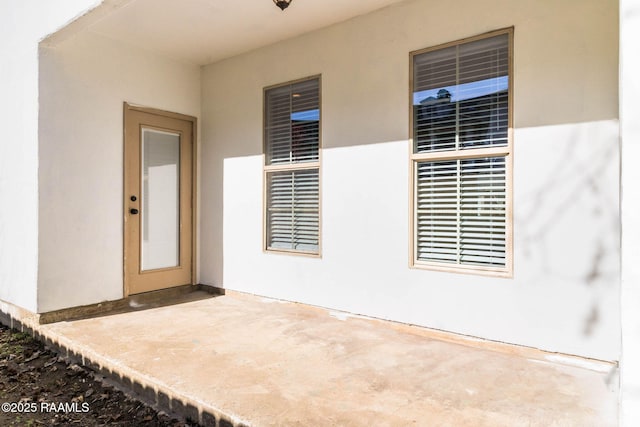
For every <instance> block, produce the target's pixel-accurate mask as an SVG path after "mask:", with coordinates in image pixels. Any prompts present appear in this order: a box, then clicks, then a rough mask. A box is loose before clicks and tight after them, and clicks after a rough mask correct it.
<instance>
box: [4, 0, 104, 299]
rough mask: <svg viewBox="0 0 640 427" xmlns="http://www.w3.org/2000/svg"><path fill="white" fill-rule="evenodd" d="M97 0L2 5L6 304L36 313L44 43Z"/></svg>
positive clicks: (9, 3) (5, 3)
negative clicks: (41, 53) (40, 78)
mask: <svg viewBox="0 0 640 427" xmlns="http://www.w3.org/2000/svg"><path fill="white" fill-rule="evenodd" d="M98 3H99V1H97V0H70V1H65V2H62V3H60V2H55V3H54V2H34V1H29V2H8V1H7V2H2V3H1V4H0V52H2V56H3V61H2V67H0V93H1V94H2V96H0V124H1V125H2V129H3V130H2V132H3V135H2V138H1V140H0V200H1V202H0V300H3V301H6V302H9V303H12V304H15V305H17V306H20V307H23V308H26V309H27V310H31V311H35V310H36V305H37V262H38V42H39V41H40V40H41V39H43V38H44V37H45V36H47V35H48V34H50V33H52V32H54V31H56V30H57V29H59V28H61V27H63V26H64V25H65V24H66V23H68V22H69V21H70V20H72V19H73V18H74V17H75V16H77V15H79V14H81V13H82V12H83V11H86V10H87V9H89V8H91V7H93V6H95V5H96V4H98Z"/></svg>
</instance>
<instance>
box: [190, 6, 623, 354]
mask: <svg viewBox="0 0 640 427" xmlns="http://www.w3.org/2000/svg"><path fill="white" fill-rule="evenodd" d="M510 26H514V73H513V82H514V90H513V99H514V110H513V117H514V125H515V126H514V127H515V129H514V146H513V153H514V179H513V186H514V199H513V206H514V274H513V278H509V279H501V278H493V277H486V276H478V275H469V274H453V273H443V272H434V271H425V270H417V269H410V268H409V218H410V213H409V194H410V193H409V149H410V147H409V142H408V137H409V136H408V135H409V108H408V102H409V52H410V51H413V50H417V49H421V48H425V47H429V46H435V45H438V44H441V43H445V42H450V41H455V40H458V39H462V38H465V37H468V36H473V35H477V34H481V33H484V32H487V31H491V30H496V29H500V28H506V27H510ZM617 46H618V17H617V3H616V2H614V1H598V0H589V1H563V2H554V1H538V0H529V1H519V2H513V1H507V0H492V1H488V0H483V1H471V0H468V1H463V2H457V3H456V4H455V5H452V4H451V3H446V2H435V1H429V0H416V1H409V2H405V3H401V4H397V5H394V6H391V7H388V8H386V9H383V10H381V11H378V12H375V13H372V14H369V15H365V16H361V17H358V18H355V19H352V20H350V21H346V22H344V23H341V24H338V25H334V26H332V27H329V28H326V29H324V30H320V31H315V32H313V33H309V34H307V35H304V36H301V37H298V38H295V39H292V40H288V41H285V42H281V43H278V44H275V45H272V46H269V47H266V48H262V49H259V50H256V51H253V52H250V53H247V54H244V55H240V56H237V57H234V58H231V59H228V60H225V61H221V62H219V63H216V64H212V65H209V66H206V67H204V68H203V72H202V85H203V89H202V123H203V129H202V140H203V147H202V158H201V160H202V165H203V168H202V173H201V181H202V187H201V191H202V194H203V195H206V196H205V197H203V200H202V212H201V230H202V232H201V234H200V244H201V262H200V265H201V281H202V282H203V283H206V284H211V285H216V286H223V287H226V288H230V289H235V290H239V291H245V292H251V293H255V294H258V295H266V296H270V297H276V298H282V299H286V300H294V301H300V302H304V303H309V304H315V305H320V306H325V307H331V308H335V309H340V310H346V311H349V312H353V313H360V314H366V315H370V316H375V317H380V318H384V319H391V320H397V321H401V322H407V323H413V324H419V325H424V326H428V327H433V328H438V329H444V330H447V331H453V332H458V333H462V334H468V335H472V336H478V337H483V338H487V339H492V340H498V341H505V342H509V343H515V344H521V345H527V346H533V347H538V348H542V349H545V350H550V351H558V352H564V353H570V354H577V355H582V356H587V357H594V358H599V359H606V360H618V358H619V350H620V346H619V340H620V321H619V306H618V304H619V300H618V297H619V275H620V272H619V261H620V254H619V226H618V224H619V208H618V204H619V196H618V192H619V147H618V96H617V93H618V92H617V90H618V89H617V84H618V75H617V73H618V70H617V61H618V54H617ZM315 74H321V75H322V146H323V152H322V165H321V192H322V257H321V258H308V257H300V256H291V255H280V254H273V253H265V252H263V250H262V232H263V231H262V217H263V199H262V197H263V194H262V193H263V177H262V161H263V160H262V111H263V110H262V108H263V107H262V93H263V88H264V87H265V86H269V85H273V84H277V83H283V82H286V81H288V80H292V79H297V78H301V77H305V76H310V75H315Z"/></svg>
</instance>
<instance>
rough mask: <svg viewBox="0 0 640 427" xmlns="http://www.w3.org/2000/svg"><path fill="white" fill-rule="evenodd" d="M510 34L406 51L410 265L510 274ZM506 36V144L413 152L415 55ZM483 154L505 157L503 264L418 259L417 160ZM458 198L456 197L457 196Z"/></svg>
mask: <svg viewBox="0 0 640 427" xmlns="http://www.w3.org/2000/svg"><path fill="white" fill-rule="evenodd" d="M513 33H514V27H508V28H503V29H499V30H495V31H490V32H487V33H483V34H479V35H475V36H472V37H467V38H463V39H459V40H456V41H452V42H447V43H443V44H439V45H436V46H431V47H428V48H424V49H420V50H416V51H412V52H409V195H410V197H409V267H410V268H414V269H422V270H433V271H443V272H452V273H464V274H474V275H483V276H493V277H505V278H511V277H513V98H514V96H513V77H514V76H513V74H514V73H513V39H514V38H513ZM505 34H506V35H507V36H508V59H507V63H508V76H509V79H508V94H509V96H508V103H507V105H508V119H507V123H508V124H507V145H505V146H495V147H494V146H489V147H484V148H466V149H460V148H459V147H457V148H455V149H454V150H448V151H432V152H423V153H416V150H415V144H414V137H415V135H414V109H413V108H414V104H413V102H414V101H413V94H414V58H415V57H416V56H419V55H422V54H425V53H429V52H434V51H438V50H442V49H446V48H450V47H452V46H459V45H463V44H465V43H470V42H474V41H478V40H483V39H488V38H491V37H495V36H500V35H505ZM486 157H504V159H505V265H504V267H492V266H482V265H469V264H459V263H455V264H454V263H446V262H436V261H424V260H418V254H417V251H418V246H417V241H416V240H417V239H416V231H417V219H418V210H417V200H416V198H417V193H418V192H417V191H416V185H417V179H416V173H417V169H418V163H420V162H429V161H445V160H465V159H474V158H486ZM458 200H459V198H458Z"/></svg>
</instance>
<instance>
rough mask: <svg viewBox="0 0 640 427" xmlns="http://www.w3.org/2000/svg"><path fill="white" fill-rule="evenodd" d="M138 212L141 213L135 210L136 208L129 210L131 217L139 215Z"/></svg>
mask: <svg viewBox="0 0 640 427" xmlns="http://www.w3.org/2000/svg"><path fill="white" fill-rule="evenodd" d="M138 212H139V211H138V209H135V208H133V209H129V213H130V214H131V215H138Z"/></svg>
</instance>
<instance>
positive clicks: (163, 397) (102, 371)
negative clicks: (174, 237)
mask: <svg viewBox="0 0 640 427" xmlns="http://www.w3.org/2000/svg"><path fill="white" fill-rule="evenodd" d="M197 287H198V288H200V286H197ZM198 290H206V289H198ZM210 290H211V291H213V293H217V292H218V291H216V288H213V289H210ZM220 291H222V294H223V293H224V290H220ZM39 317H40V315H38V314H36V313H32V312H29V311H28V310H25V309H22V308H20V307H17V306H14V305H12V304H10V303H6V302H4V301H1V300H0V323H1V324H3V325H5V326H7V327H9V328H11V329H13V330H16V331H18V332H22V333H25V334H28V335H30V336H32V337H33V338H35V339H37V340H38V341H40V342H41V343H43V344H44V345H45V347H47V348H48V349H50V350H51V351H53V352H54V353H56V354H57V355H59V356H62V357H65V358H66V359H68V360H69V361H70V362H72V363H77V364H79V365H82V366H84V367H86V368H87V369H88V370H90V371H92V372H94V373H95V374H98V375H100V376H102V377H104V378H105V379H107V380H108V381H110V382H113V383H114V384H115V385H116V386H117V387H118V388H120V389H122V390H123V391H124V392H125V393H128V394H130V395H131V396H133V397H134V398H136V399H138V400H140V401H142V402H144V403H145V404H147V405H150V406H152V407H154V408H156V409H158V410H163V411H165V412H167V413H170V414H175V415H177V416H179V417H182V418H184V419H185V420H187V421H189V420H190V421H196V422H197V423H198V424H199V425H201V426H203V427H250V424H249V423H247V422H245V421H243V420H242V419H240V418H239V417H237V416H234V415H232V414H226V413H224V412H223V411H221V410H220V409H219V408H216V407H213V406H211V405H209V404H207V403H205V402H202V401H200V400H198V399H197V398H194V397H192V396H188V395H184V394H180V393H176V392H174V391H172V390H171V388H170V387H169V386H167V385H166V384H163V383H161V382H158V381H156V380H154V378H152V377H148V376H146V375H143V374H141V373H140V372H138V371H136V370H133V369H130V368H128V367H126V366H122V365H120V364H118V363H116V362H115V361H112V360H110V359H109V358H106V357H104V356H102V355H100V354H98V353H96V352H94V351H92V350H90V349H87V348H84V347H83V346H79V345H77V344H74V343H73V342H72V341H71V340H68V339H65V338H64V337H63V336H58V335H57V334H55V333H52V332H51V331H47V330H46V329H45V328H46V327H44V326H43V325H42V324H41V323H40V322H39Z"/></svg>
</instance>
